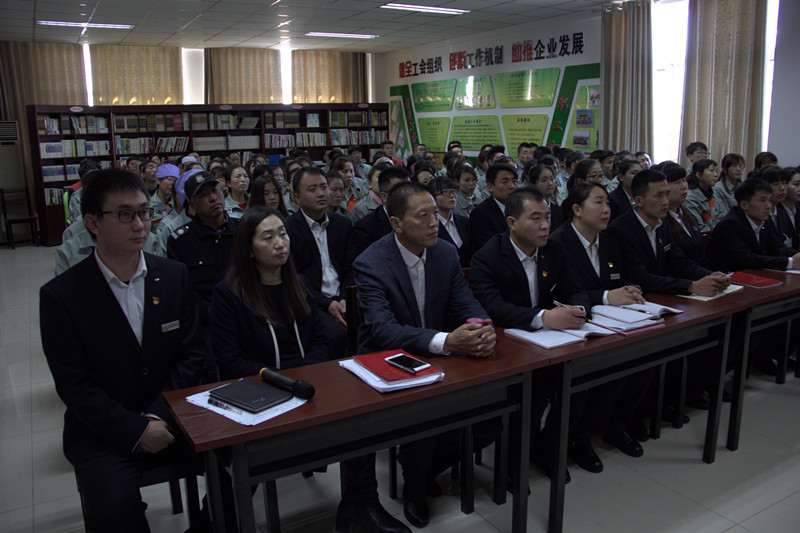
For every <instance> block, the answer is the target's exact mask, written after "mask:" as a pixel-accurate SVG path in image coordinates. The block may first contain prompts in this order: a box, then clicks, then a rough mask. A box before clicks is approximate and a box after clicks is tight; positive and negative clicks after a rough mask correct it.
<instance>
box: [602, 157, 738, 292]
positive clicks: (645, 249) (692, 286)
mask: <svg viewBox="0 0 800 533" xmlns="http://www.w3.org/2000/svg"><path fill="white" fill-rule="evenodd" d="M631 192H632V193H633V197H634V201H635V202H636V206H635V207H634V208H633V209H629V210H628V211H626V212H625V213H623V214H622V215H620V217H619V218H617V219H616V220H614V222H612V223H611V225H609V227H608V233H609V234H610V235H611V236H613V237H614V238H615V239H616V240H617V242H619V243H620V245H621V246H622V250H623V252H624V254H625V259H626V263H627V265H628V268H629V272H628V274H629V275H628V277H629V279H630V281H632V282H634V283H636V284H638V285H639V286H640V287H641V288H642V292H644V293H648V292H660V293H665V294H689V293H693V294H698V295H700V296H714V295H715V294H717V293H719V292H720V291H722V290H724V289H725V288H726V287H727V286H728V285H729V284H730V279H728V278H727V277H725V275H724V274H723V273H721V272H714V273H711V272H710V271H708V270H706V269H705V268H703V267H701V266H700V265H698V264H696V263H694V262H693V261H691V260H690V259H688V258H687V257H686V256H685V255H683V252H682V251H681V250H680V248H679V247H678V246H677V245H675V244H674V243H673V241H672V235H671V233H670V231H669V228H668V226H667V224H665V223H663V220H662V219H663V218H664V217H666V216H667V215H668V211H669V185H668V184H667V178H666V176H665V175H664V174H662V173H661V172H659V171H657V170H652V169H648V170H643V171H642V172H639V173H638V174H636V176H635V177H634V178H633V182H632V184H631Z"/></svg>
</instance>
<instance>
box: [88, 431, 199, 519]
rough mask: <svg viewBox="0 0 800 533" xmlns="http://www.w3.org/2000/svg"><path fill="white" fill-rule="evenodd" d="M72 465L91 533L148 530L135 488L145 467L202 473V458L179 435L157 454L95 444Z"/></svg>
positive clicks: (144, 505)
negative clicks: (174, 468) (136, 452)
mask: <svg viewBox="0 0 800 533" xmlns="http://www.w3.org/2000/svg"><path fill="white" fill-rule="evenodd" d="M72 464H73V466H74V467H75V475H76V477H77V479H78V487H79V489H80V492H81V496H82V498H83V502H84V508H85V512H86V526H87V529H88V530H89V531H91V532H92V533H99V532H106V531H107V532H119V533H129V532H130V533H139V532H147V531H150V528H149V526H148V524H147V519H146V518H145V509H147V504H146V503H145V502H143V501H142V496H141V493H140V491H139V486H140V485H141V481H142V472H143V471H144V470H145V469H148V468H153V467H157V466H173V467H179V468H184V469H187V470H190V471H194V472H196V473H197V474H198V475H202V474H203V461H202V457H201V456H199V455H197V454H195V453H194V452H193V451H192V450H191V447H190V446H189V444H188V442H187V441H186V440H185V439H181V438H178V439H177V440H176V442H175V443H173V444H172V445H170V446H169V447H167V448H166V449H164V450H162V451H161V452H159V453H157V454H126V453H121V452H119V451H116V450H114V449H112V448H111V447H105V446H103V445H102V444H99V443H98V445H97V446H92V449H91V450H84V453H82V454H81V457H80V459H75V458H74V457H73V458H72Z"/></svg>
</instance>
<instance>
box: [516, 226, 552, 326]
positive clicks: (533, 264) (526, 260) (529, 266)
mask: <svg viewBox="0 0 800 533" xmlns="http://www.w3.org/2000/svg"><path fill="white" fill-rule="evenodd" d="M509 240H510V241H511V246H512V247H513V248H514V252H515V253H516V254H517V259H519V262H520V263H522V270H524V271H525V277H526V278H528V290H529V291H530V293H531V307H536V306H538V305H539V281H538V277H537V275H538V271H537V267H538V265H537V257H536V254H537V253H538V251H539V249H538V248H537V249H536V250H534V251H533V253H532V254H531V255H525V252H523V251H522V250H520V249H519V248H518V247H517V245H516V244H514V239H509ZM544 312H545V310H544V309H542V310H541V311H539V312H538V313H536V316H534V317H533V320H531V328H533V329H541V327H542V326H543V325H544V323H543V320H542V315H544Z"/></svg>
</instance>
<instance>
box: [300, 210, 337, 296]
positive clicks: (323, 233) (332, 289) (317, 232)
mask: <svg viewBox="0 0 800 533" xmlns="http://www.w3.org/2000/svg"><path fill="white" fill-rule="evenodd" d="M300 211H301V212H302V213H303V216H304V217H305V219H306V222H307V223H308V227H309V228H310V229H311V234H312V235H314V241H315V242H316V243H317V250H318V251H319V258H320V262H321V264H322V286H321V287H320V292H321V293H322V294H324V295H325V296H327V297H328V298H338V296H339V274H337V273H336V269H335V268H333V263H331V256H330V253H329V252H328V231H327V229H328V224H329V223H330V220H329V219H328V214H327V213H325V220H323V221H322V223H320V222H317V221H316V220H312V219H310V218H309V217H308V215H306V213H305V211H303V210H302V209H301V210H300Z"/></svg>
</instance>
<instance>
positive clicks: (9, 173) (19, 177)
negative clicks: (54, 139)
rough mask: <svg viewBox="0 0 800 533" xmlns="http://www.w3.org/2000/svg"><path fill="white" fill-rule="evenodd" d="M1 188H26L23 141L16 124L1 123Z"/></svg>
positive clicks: (9, 122)
mask: <svg viewBox="0 0 800 533" xmlns="http://www.w3.org/2000/svg"><path fill="white" fill-rule="evenodd" d="M0 169H2V170H0V188H9V189H15V188H20V187H24V186H25V175H24V173H23V170H22V141H21V140H20V138H19V125H18V124H17V123H16V122H11V121H0Z"/></svg>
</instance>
